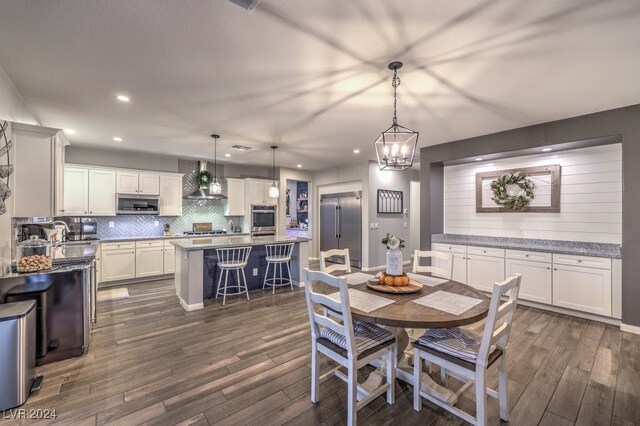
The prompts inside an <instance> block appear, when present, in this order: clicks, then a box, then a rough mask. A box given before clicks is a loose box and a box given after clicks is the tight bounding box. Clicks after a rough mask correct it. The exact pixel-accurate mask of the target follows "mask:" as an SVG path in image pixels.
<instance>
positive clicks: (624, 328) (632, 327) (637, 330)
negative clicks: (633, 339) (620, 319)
mask: <svg viewBox="0 0 640 426" xmlns="http://www.w3.org/2000/svg"><path fill="white" fill-rule="evenodd" d="M620 330H622V331H626V332H627V333H633V334H640V327H638V326H637V325H629V324H624V323H621V324H620Z"/></svg>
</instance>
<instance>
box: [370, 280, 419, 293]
mask: <svg viewBox="0 0 640 426" xmlns="http://www.w3.org/2000/svg"><path fill="white" fill-rule="evenodd" d="M367 287H369V288H370V289H372V290H375V291H381V292H383V293H394V294H410V293H417V292H419V291H420V289H421V288H422V284H420V283H419V282H418V281H414V280H409V285H404V286H402V287H396V286H392V285H386V284H380V281H379V280H377V279H376V280H375V281H367Z"/></svg>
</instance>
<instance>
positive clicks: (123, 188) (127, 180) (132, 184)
mask: <svg viewBox="0 0 640 426" xmlns="http://www.w3.org/2000/svg"><path fill="white" fill-rule="evenodd" d="M116 192H117V193H118V194H137V193H138V173H136V172H124V171H123V172H120V171H119V172H116Z"/></svg>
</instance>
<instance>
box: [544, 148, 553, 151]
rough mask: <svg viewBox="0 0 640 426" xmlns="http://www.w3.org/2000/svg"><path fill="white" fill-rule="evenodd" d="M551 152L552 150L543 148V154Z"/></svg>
mask: <svg viewBox="0 0 640 426" xmlns="http://www.w3.org/2000/svg"><path fill="white" fill-rule="evenodd" d="M549 151H551V148H542V152H549Z"/></svg>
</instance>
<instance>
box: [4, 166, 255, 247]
mask: <svg viewBox="0 0 640 426" xmlns="http://www.w3.org/2000/svg"><path fill="white" fill-rule="evenodd" d="M197 168H198V162H197V161H189V160H179V161H178V171H179V172H180V173H184V177H183V178H182V191H183V195H187V194H190V193H192V192H193V191H194V190H195V189H196V182H195V174H196V170H197ZM207 169H208V170H209V171H210V172H211V173H213V164H212V163H209V164H207ZM223 173H224V170H223V166H222V165H218V176H221V175H223ZM95 219H96V221H97V222H98V238H100V239H106V238H127V237H157V236H161V235H162V233H163V228H164V225H165V224H166V223H168V224H169V225H170V226H171V233H172V234H173V233H176V232H184V231H191V229H192V224H193V223H194V222H211V223H212V224H213V229H227V230H229V221H230V220H232V221H233V224H234V226H238V225H241V224H242V217H225V216H224V202H223V201H222V200H182V216H178V217H159V216H151V215H123V216H115V217H114V216H109V217H96V218H95ZM31 220H32V218H13V222H14V224H17V223H25V222H30V221H31ZM155 221H158V226H155V225H154V223H155ZM109 222H113V223H114V227H113V228H109ZM243 231H246V230H243Z"/></svg>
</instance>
